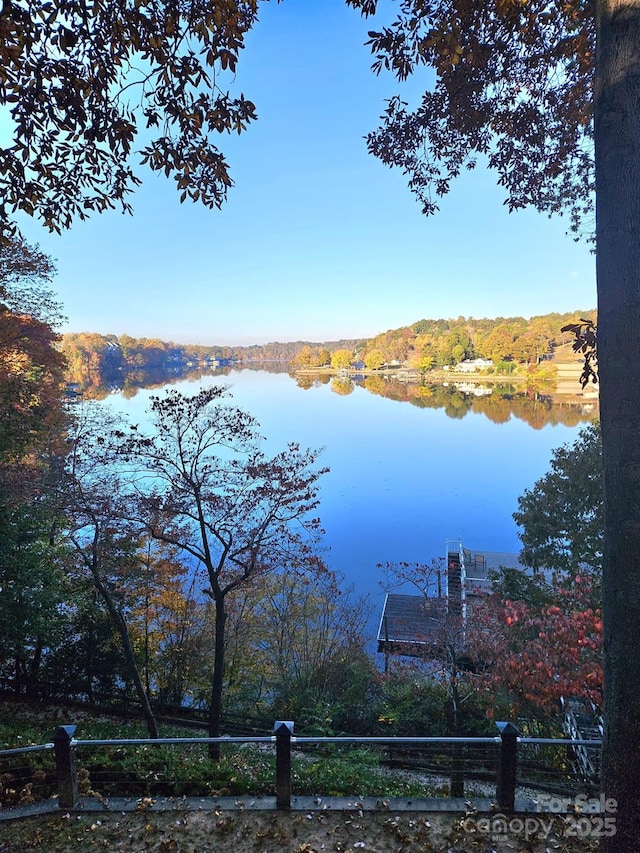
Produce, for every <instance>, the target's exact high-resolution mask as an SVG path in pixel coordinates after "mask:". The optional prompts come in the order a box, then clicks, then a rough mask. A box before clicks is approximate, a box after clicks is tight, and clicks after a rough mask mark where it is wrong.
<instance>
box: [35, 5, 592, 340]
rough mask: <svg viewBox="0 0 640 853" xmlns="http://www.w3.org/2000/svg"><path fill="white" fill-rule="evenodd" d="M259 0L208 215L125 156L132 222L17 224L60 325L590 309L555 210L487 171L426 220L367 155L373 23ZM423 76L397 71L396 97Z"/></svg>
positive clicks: (353, 319) (334, 324)
mask: <svg viewBox="0 0 640 853" xmlns="http://www.w3.org/2000/svg"><path fill="white" fill-rule="evenodd" d="M261 10H262V11H261V20H260V23H259V24H258V25H257V26H256V28H255V30H254V31H253V32H252V33H251V34H250V37H249V39H248V43H247V47H246V49H245V51H244V53H243V55H242V56H241V60H240V63H239V68H238V74H237V78H236V81H235V82H234V87H233V92H234V93H238V92H240V91H242V92H243V93H244V94H245V96H246V97H248V98H250V99H251V100H252V101H253V102H254V103H255V104H256V107H257V112H258V116H259V120H258V122H257V123H255V124H254V125H253V126H251V127H250V129H249V130H248V132H246V133H245V134H243V135H242V136H240V137H221V138H220V139H219V142H220V146H221V148H222V150H223V151H224V153H225V154H226V156H227V159H228V160H229V162H230V165H231V170H232V177H233V179H234V181H235V186H234V187H233V188H232V189H231V191H230V194H229V200H228V202H227V204H226V205H225V206H224V208H223V209H222V210H221V211H209V210H206V209H205V208H203V207H200V206H197V205H193V204H191V203H186V202H185V204H184V205H180V204H179V202H178V198H177V193H176V191H175V190H174V187H173V182H172V181H170V180H166V179H164V178H162V177H160V176H155V175H152V174H151V173H150V172H149V171H148V170H146V168H145V167H140V169H139V172H138V174H139V176H140V177H141V178H142V179H143V185H142V187H141V188H139V189H138V191H137V192H136V194H135V195H134V196H133V197H132V201H133V205H134V209H135V213H134V216H133V218H131V217H128V216H123V215H121V214H119V213H108V214H103V215H100V216H95V217H94V218H93V219H91V220H90V221H88V222H85V223H81V222H79V223H76V224H75V225H74V226H73V227H72V229H71V230H69V231H68V232H64V233H63V234H62V236H57V235H50V234H48V232H46V231H45V230H44V229H42V228H40V227H39V226H38V224H37V223H36V222H34V221H27V222H24V223H23V232H24V234H25V236H26V237H27V239H28V240H29V241H30V242H33V243H39V244H40V247H41V248H42V249H43V251H45V252H46V253H47V254H49V255H51V256H52V257H53V258H55V259H56V261H57V267H58V276H57V278H56V280H55V282H54V288H55V289H56V291H57V292H58V294H59V296H60V299H61V300H62V302H63V304H64V308H65V313H66V315H67V317H68V323H67V324H66V325H65V327H64V328H63V331H96V332H101V333H103V334H106V333H114V334H123V333H127V334H130V335H133V336H134V337H143V336H145V337H158V338H161V339H163V340H173V341H175V342H180V343H187V342H195V343H203V344H252V343H262V342H267V341H272V340H281V341H285V340H297V339H305V340H312V341H322V340H336V339H338V338H341V337H368V336H371V335H374V334H376V333H378V332H380V331H384V330H386V329H390V328H396V327H398V326H402V325H408V324H410V323H412V322H414V321H416V320H419V319H420V318H422V317H427V318H435V317H457V316H459V315H460V314H463V315H465V316H475V317H497V316H510V315H523V316H525V317H529V316H531V315H534V314H544V313H548V312H550V311H560V312H565V311H572V310H577V309H586V308H590V307H594V306H595V302H596V296H595V262H594V258H593V256H592V255H591V254H590V252H589V249H588V247H587V246H586V245H581V244H575V243H574V242H573V240H572V239H571V238H570V237H567V236H566V235H565V230H566V223H565V222H564V221H563V220H561V219H556V220H549V219H548V218H546V217H545V216H542V215H540V214H537V213H535V212H534V211H525V212H519V213H515V214H511V215H510V214H508V212H507V210H506V208H505V207H504V205H503V201H504V194H503V193H502V192H501V190H500V188H499V187H497V186H496V181H495V175H493V174H492V173H489V172H487V171H486V170H484V169H477V170H476V171H474V172H471V173H469V174H467V175H465V176H464V177H463V178H462V179H460V180H458V181H457V182H455V183H454V184H453V189H452V191H451V193H450V195H449V197H447V198H445V199H444V200H443V201H442V204H441V210H440V213H439V214H438V215H437V216H436V217H431V218H429V219H426V218H424V217H423V216H422V215H421V213H420V208H419V205H418V203H417V202H416V201H415V199H414V197H413V196H412V194H411V193H410V192H409V190H408V188H407V187H406V181H405V179H404V178H403V176H402V175H401V174H400V173H399V172H396V171H391V170H389V169H388V168H386V167H385V166H383V165H382V164H381V163H380V162H379V161H377V160H375V159H374V158H373V157H371V156H370V155H369V154H367V151H366V147H365V142H364V139H363V137H364V136H365V134H366V133H367V132H368V131H369V130H373V129H374V128H375V127H376V126H377V120H378V117H379V115H380V114H381V112H382V109H383V107H384V100H385V98H388V97H390V96H392V95H393V94H395V93H396V92H397V91H399V90H400V87H399V85H398V84H397V83H396V81H395V80H394V79H393V78H392V77H391V76H390V75H388V76H381V77H379V78H376V77H375V76H374V75H373V74H372V72H371V71H370V62H371V57H370V54H369V50H368V48H366V47H365V46H364V42H365V40H366V38H367V30H368V29H371V28H372V26H373V25H372V23H371V22H370V21H366V20H363V19H361V18H360V16H359V14H358V13H357V12H355V11H354V10H353V9H350V8H347V7H346V6H345V5H344V3H343V0H284V2H282V3H281V4H279V5H278V4H276V3H275V2H272V3H268V4H263V5H262V6H261ZM384 20H385V21H388V20H389V12H388V11H387V14H386V15H385V16H384ZM427 85H428V77H426V76H425V77H423V78H422V79H420V80H418V79H415V80H412V81H411V82H410V83H409V84H408V85H407V86H406V87H404V92H405V95H406V97H407V98H408V99H411V98H414V97H415V96H416V95H417V94H418V93H419V92H420V91H421V90H423V89H424V88H425V87H426V86H427Z"/></svg>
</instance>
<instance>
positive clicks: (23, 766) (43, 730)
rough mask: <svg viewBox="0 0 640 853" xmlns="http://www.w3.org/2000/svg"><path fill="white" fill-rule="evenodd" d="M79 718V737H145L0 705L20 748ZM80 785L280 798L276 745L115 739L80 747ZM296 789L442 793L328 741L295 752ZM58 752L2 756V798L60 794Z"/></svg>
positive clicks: (65, 715)
mask: <svg viewBox="0 0 640 853" xmlns="http://www.w3.org/2000/svg"><path fill="white" fill-rule="evenodd" d="M70 719H73V720H74V721H75V720H78V727H77V729H76V731H75V737H76V738H77V739H79V740H112V739H131V738H145V737H146V736H147V734H146V730H145V728H144V725H143V724H141V723H140V722H138V721H130V720H125V721H123V720H120V719H116V718H110V717H107V716H104V715H101V716H95V717H94V716H92V715H90V714H87V713H86V712H83V713H82V714H80V715H78V714H77V713H75V712H70V711H68V710H66V709H61V708H48V709H42V710H40V709H34V708H31V707H30V706H27V705H22V704H16V703H7V704H4V705H0V744H2V747H3V748H5V749H6V748H14V747H20V746H28V745H35V744H43V743H47V742H50V741H51V738H52V736H53V732H54V731H55V729H56V727H57V726H58V725H61V724H69V720H70ZM161 735H162V737H193V736H194V732H193V730H184V729H180V728H179V727H176V726H170V727H165V728H164V729H163V731H162V732H161ZM76 765H77V768H78V785H79V791H80V794H81V795H83V796H95V797H97V798H98V799H100V798H109V797H115V796H119V797H127V796H130V797H136V798H139V797H160V796H165V797H166V796H175V797H184V796H187V797H203V796H204V797H211V796H254V797H258V796H273V795H274V793H275V777H276V767H275V750H274V748H273V746H272V745H270V744H259V745H257V744H242V745H237V744H233V745H229V746H225V747H224V748H223V751H222V757H221V759H220V760H219V761H212V760H211V759H209V757H208V755H207V750H206V746H205V745H197V744H186V745H182V744H181V745H158V746H155V745H128V744H125V745H122V746H120V745H112V746H96V747H85V746H81V747H78V748H77V749H76ZM291 779H292V789H293V793H294V795H310V796H316V795H323V796H360V797H364V796H380V795H384V796H386V797H425V796H437V795H442V791H441V790H439V791H435V790H429V789H428V788H426V787H425V785H424V784H422V783H420V782H419V781H416V780H414V779H411V778H408V777H402V776H400V775H394V774H391V773H385V772H384V771H382V769H381V767H380V763H379V758H378V753H377V752H376V751H375V750H371V749H361V748H350V747H345V748H338V747H336V746H328V747H325V748H323V749H320V750H318V749H316V750H312V751H308V752H306V753H298V752H294V754H293V756H292V767H291ZM55 788H56V780H55V773H54V767H53V755H52V752H51V751H47V752H34V753H27V754H20V755H17V756H15V757H11V758H4V759H0V802H2V803H3V804H4V805H5V806H6V805H17V804H19V803H23V804H24V803H29V802H34V801H37V800H41V799H46V798H48V797H50V796H52V795H53V794H54V793H55Z"/></svg>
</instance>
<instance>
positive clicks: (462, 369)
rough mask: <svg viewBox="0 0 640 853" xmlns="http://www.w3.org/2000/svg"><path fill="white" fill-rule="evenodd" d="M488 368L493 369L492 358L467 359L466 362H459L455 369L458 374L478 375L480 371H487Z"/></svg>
mask: <svg viewBox="0 0 640 853" xmlns="http://www.w3.org/2000/svg"><path fill="white" fill-rule="evenodd" d="M488 367H493V362H492V361H491V359H490V358H474V359H471V358H467V359H465V360H464V361H459V362H458V364H456V366H455V367H454V368H453V369H454V371H455V372H456V373H477V372H478V371H479V370H486V369H487V368H488Z"/></svg>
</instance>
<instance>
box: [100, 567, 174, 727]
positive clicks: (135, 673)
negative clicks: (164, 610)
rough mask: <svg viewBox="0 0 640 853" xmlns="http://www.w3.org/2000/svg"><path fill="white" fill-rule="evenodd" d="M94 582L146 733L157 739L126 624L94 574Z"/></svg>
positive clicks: (149, 704) (154, 720) (156, 725)
mask: <svg viewBox="0 0 640 853" xmlns="http://www.w3.org/2000/svg"><path fill="white" fill-rule="evenodd" d="M94 582H95V584H96V588H97V589H98V592H99V593H100V595H101V596H102V598H103V600H104V603H105V604H106V606H107V610H108V611H109V615H110V616H111V619H112V620H113V623H114V625H115V627H116V630H117V632H118V634H119V635H120V639H121V640H122V649H123V651H124V657H125V660H126V662H127V667H128V669H129V675H130V676H131V678H132V680H133V684H134V687H135V690H136V694H137V696H138V699H139V701H140V705H141V706H142V713H143V714H144V718H145V721H146V723H147V731H148V733H149V737H152V738H157V737H158V724H157V722H156V718H155V715H154V713H153V709H152V708H151V703H150V702H149V697H148V696H147V692H146V690H145V688H144V684H143V682H142V678H141V677H140V671H139V670H138V664H137V663H136V656H135V654H134V652H133V647H132V645H131V639H130V637H129V632H128V630H127V623H126V622H125V621H124V618H123V616H122V614H121V613H120V611H119V610H118V608H117V607H116V605H115V602H114V600H113V598H112V597H111V594H110V593H109V590H108V589H107V588H106V587H105V586H104V584H102V583H101V581H100V580H99V579H98V578H96V577H95V573H94Z"/></svg>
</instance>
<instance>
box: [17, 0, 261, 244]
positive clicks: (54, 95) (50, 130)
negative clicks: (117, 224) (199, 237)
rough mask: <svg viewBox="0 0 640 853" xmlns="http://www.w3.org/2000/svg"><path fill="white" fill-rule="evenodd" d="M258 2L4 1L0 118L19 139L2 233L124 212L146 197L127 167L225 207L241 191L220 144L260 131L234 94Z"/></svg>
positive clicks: (251, 109) (250, 108)
mask: <svg viewBox="0 0 640 853" xmlns="http://www.w3.org/2000/svg"><path fill="white" fill-rule="evenodd" d="M258 4H259V0H219V2H216V3H208V2H205V0H180V2H177V1H176V0H110V2H103V0H46V2H41V0H3V2H2V4H1V8H0V107H5V108H8V110H9V114H10V117H11V121H12V128H13V137H12V140H11V142H10V144H9V145H7V146H6V147H4V148H0V199H1V201H0V226H1V227H2V229H3V231H4V230H6V229H7V228H8V229H9V230H10V231H11V230H15V224H14V223H12V218H13V216H14V215H15V214H16V213H17V212H18V211H21V212H22V213H25V214H27V215H29V216H35V217H36V218H38V219H40V220H41V221H42V222H43V224H44V225H45V226H46V227H48V228H49V229H50V230H52V231H60V229H61V228H66V227H68V226H69V225H70V224H71V222H72V221H73V220H74V219H77V218H80V219H84V218H86V217H87V215H88V214H89V213H91V212H93V211H98V212H100V211H103V210H105V209H107V208H114V207H116V205H119V206H120V207H121V209H122V210H123V211H127V212H128V211H130V204H129V202H128V201H127V198H128V195H129V193H130V192H131V191H132V190H133V188H134V187H135V186H136V185H137V184H139V183H140V180H139V178H138V177H137V175H136V173H135V172H134V169H133V166H132V163H131V160H132V154H133V146H134V144H135V142H136V139H137V137H138V136H139V135H141V136H142V137H143V147H142V149H141V150H140V152H139V153H140V161H141V162H142V163H146V164H147V165H148V166H149V167H150V168H151V169H153V170H154V171H162V172H164V173H165V174H166V175H167V176H171V177H173V179H174V180H175V182H176V186H177V189H178V191H179V193H180V199H181V201H184V200H185V199H186V198H187V197H189V198H191V199H192V200H194V201H197V200H199V201H201V202H202V203H203V204H205V205H206V206H207V207H214V206H216V207H219V206H220V205H221V204H222V203H223V201H224V200H225V198H226V194H227V190H228V188H229V186H231V184H232V181H231V178H230V176H229V169H228V165H227V162H226V160H225V158H224V156H223V154H222V153H221V152H220V150H219V149H218V148H217V147H216V145H215V144H214V143H213V141H212V137H213V136H214V134H220V133H232V132H237V133H240V132H242V131H243V130H245V128H246V127H247V125H248V124H249V123H250V122H251V121H253V120H254V119H255V118H256V110H255V106H254V104H253V103H252V102H251V101H249V100H247V99H246V98H245V97H244V95H242V94H240V95H238V96H232V95H231V94H230V93H229V91H225V88H224V78H225V76H226V74H225V72H228V73H229V76H230V75H232V74H233V73H234V72H235V70H236V66H237V62H238V58H239V54H240V51H241V50H242V48H243V47H244V41H245V37H246V34H247V32H248V31H249V30H250V29H251V27H252V26H253V24H254V23H255V21H256V20H257V15H258Z"/></svg>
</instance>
